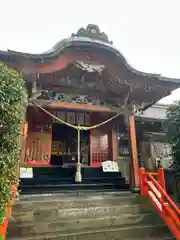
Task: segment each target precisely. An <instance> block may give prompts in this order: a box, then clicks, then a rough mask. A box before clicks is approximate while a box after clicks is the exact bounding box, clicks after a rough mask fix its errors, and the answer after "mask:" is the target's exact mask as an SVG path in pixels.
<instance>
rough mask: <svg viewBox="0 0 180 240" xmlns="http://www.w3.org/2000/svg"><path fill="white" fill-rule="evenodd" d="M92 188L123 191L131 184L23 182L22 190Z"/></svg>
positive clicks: (43, 191) (26, 191) (49, 191)
mask: <svg viewBox="0 0 180 240" xmlns="http://www.w3.org/2000/svg"><path fill="white" fill-rule="evenodd" d="M84 189H89V190H90V189H91V190H96V191H102V190H108V191H113V190H116V191H122V190H125V189H129V184H127V183H126V182H124V181H120V182H119V183H111V182H107V183H99V182H97V183H89V184H84V183H82V184H71V183H69V184H54V183H52V184H36V183H34V184H29V185H28V184H21V183H20V190H21V192H22V193H23V194H35V193H41V194H43V193H53V192H57V193H58V192H62V191H65V190H74V191H77V190H79V191H80V190H84Z"/></svg>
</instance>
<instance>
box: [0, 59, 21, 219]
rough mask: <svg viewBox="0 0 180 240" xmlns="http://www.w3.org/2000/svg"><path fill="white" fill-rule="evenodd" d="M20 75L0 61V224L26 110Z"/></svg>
mask: <svg viewBox="0 0 180 240" xmlns="http://www.w3.org/2000/svg"><path fill="white" fill-rule="evenodd" d="M25 103H26V91H25V85H24V81H23V78H22V76H21V75H20V74H19V73H18V72H17V71H15V70H13V69H10V68H8V67H7V66H6V65H5V64H3V63H1V62H0V223H1V222H2V220H3V218H4V216H5V211H6V206H7V203H8V202H9V201H11V198H12V194H11V193H12V192H11V188H12V185H13V184H16V183H18V180H19V179H18V177H17V170H16V169H17V164H18V162H19V160H20V135H21V122H22V120H23V117H24V114H25V109H26V104H25Z"/></svg>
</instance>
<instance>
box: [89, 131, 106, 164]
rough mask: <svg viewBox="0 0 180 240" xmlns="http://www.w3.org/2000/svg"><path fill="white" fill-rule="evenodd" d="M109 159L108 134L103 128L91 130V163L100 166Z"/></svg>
mask: <svg viewBox="0 0 180 240" xmlns="http://www.w3.org/2000/svg"><path fill="white" fill-rule="evenodd" d="M106 160H108V135H107V133H105V131H103V129H101V128H99V129H92V131H91V165H92V166H100V165H101V163H102V162H103V161H106Z"/></svg>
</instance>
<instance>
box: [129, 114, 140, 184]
mask: <svg viewBox="0 0 180 240" xmlns="http://www.w3.org/2000/svg"><path fill="white" fill-rule="evenodd" d="M129 128H130V140H131V152H132V162H131V163H132V168H133V173H134V185H135V186H134V187H135V188H139V163H138V154H137V144H136V130H135V120H134V116H133V115H132V116H130V117H129Z"/></svg>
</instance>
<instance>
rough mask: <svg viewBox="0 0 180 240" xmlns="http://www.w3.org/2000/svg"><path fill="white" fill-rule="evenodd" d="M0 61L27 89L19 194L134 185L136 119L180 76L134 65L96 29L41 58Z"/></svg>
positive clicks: (1, 54) (14, 55)
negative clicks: (144, 69)
mask: <svg viewBox="0 0 180 240" xmlns="http://www.w3.org/2000/svg"><path fill="white" fill-rule="evenodd" d="M0 61H2V62H4V63H6V64H7V65H8V66H9V67H12V68H14V69H17V71H19V72H21V73H22V74H23V77H24V79H25V83H26V87H27V92H28V98H29V102H28V107H27V112H26V117H25V121H24V124H23V136H22V149H21V159H20V178H21V181H20V188H21V190H22V192H23V191H24V192H25V193H26V192H28V193H29V192H33V193H36V192H48V191H59V190H62V189H63V190H67V189H75V188H83V187H84V188H85V189H87V188H88V189H91V188H97V189H100V188H103V189H104V188H106V189H119V190H121V189H129V188H138V187H139V176H138V174H139V158H140V153H139V152H138V149H139V146H140V143H141V139H142V138H139V136H140V135H141V134H140V133H141V131H142V128H141V127H137V130H136V129H135V125H136V124H135V118H134V116H135V115H137V114H138V113H141V112H143V111H144V110H146V109H148V108H149V107H150V106H152V105H154V104H155V103H156V102H158V101H159V100H160V99H162V98H163V97H166V96H168V95H169V94H170V93H171V92H172V91H173V90H175V89H177V88H178V87H179V86H180V79H174V78H166V77H163V76H161V75H160V74H154V73H145V72H141V71H138V70H136V69H134V68H132V67H131V66H130V65H129V63H128V62H127V60H126V59H125V57H124V56H123V55H122V54H121V52H120V51H119V50H117V49H116V48H115V47H114V46H113V43H112V41H110V40H109V39H108V36H107V35H106V34H105V33H104V32H101V31H100V29H99V27H98V26H96V25H88V26H87V27H86V28H80V29H79V30H78V31H77V33H73V34H71V36H70V37H68V38H66V39H63V40H61V41H59V42H58V43H57V44H55V45H54V46H53V47H52V48H51V49H50V50H48V51H46V52H44V53H42V54H30V53H22V52H16V51H11V50H8V51H0ZM138 126H139V125H138ZM78 129H79V130H78ZM137 131H138V133H137ZM136 137H137V139H138V140H137V139H136ZM121 161H123V162H125V163H126V168H128V169H129V171H126V172H125V171H124V170H123V169H122V165H123V164H122V162H121ZM114 163H115V164H114ZM127 163H128V164H127ZM26 168H27V169H26Z"/></svg>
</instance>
